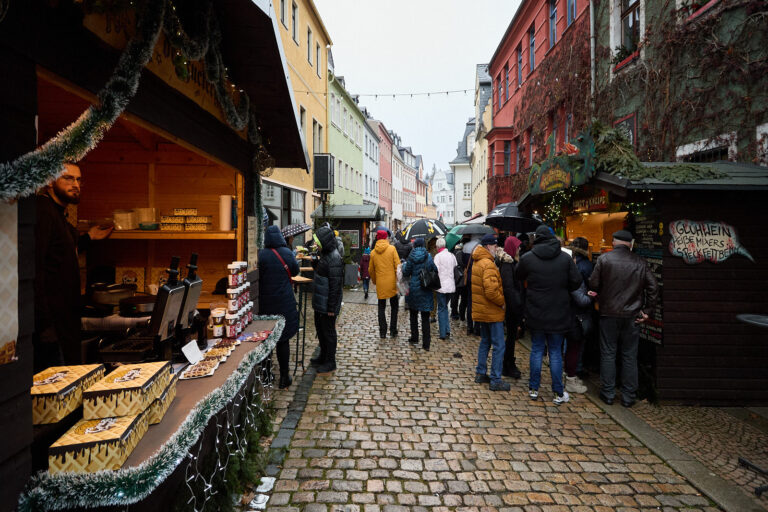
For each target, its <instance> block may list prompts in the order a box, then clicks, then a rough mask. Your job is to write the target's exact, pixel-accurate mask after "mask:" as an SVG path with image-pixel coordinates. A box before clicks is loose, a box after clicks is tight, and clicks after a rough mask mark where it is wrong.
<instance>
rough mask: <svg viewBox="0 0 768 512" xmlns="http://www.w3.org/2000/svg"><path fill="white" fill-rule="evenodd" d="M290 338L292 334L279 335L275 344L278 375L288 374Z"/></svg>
mask: <svg viewBox="0 0 768 512" xmlns="http://www.w3.org/2000/svg"><path fill="white" fill-rule="evenodd" d="M291 338H293V336H285V335H283V336H280V339H279V340H277V344H276V345H275V352H277V364H278V365H279V366H280V375H281V376H283V375H288V373H289V370H288V367H289V364H288V360H289V359H290V357H291Z"/></svg>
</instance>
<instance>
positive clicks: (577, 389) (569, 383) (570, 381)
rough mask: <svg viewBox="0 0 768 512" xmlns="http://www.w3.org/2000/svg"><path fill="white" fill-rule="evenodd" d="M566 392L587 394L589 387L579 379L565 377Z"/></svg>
mask: <svg viewBox="0 0 768 512" xmlns="http://www.w3.org/2000/svg"><path fill="white" fill-rule="evenodd" d="M565 390H566V391H570V392H571V393H586V392H587V386H585V385H584V383H583V382H582V381H581V379H580V378H578V377H567V376H566V377H565Z"/></svg>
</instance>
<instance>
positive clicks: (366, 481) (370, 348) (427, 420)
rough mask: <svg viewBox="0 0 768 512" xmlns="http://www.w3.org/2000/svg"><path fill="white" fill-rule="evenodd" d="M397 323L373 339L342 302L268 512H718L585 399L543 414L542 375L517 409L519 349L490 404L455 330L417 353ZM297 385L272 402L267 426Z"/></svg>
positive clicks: (460, 327)
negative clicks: (334, 345) (505, 384)
mask: <svg viewBox="0 0 768 512" xmlns="http://www.w3.org/2000/svg"><path fill="white" fill-rule="evenodd" d="M369 302H373V301H372V300H371V301H369ZM406 318H407V317H405V316H403V312H402V310H401V312H400V328H399V330H400V336H399V337H398V338H396V339H392V338H387V339H385V340H381V339H379V338H378V329H377V327H376V325H377V323H376V307H375V306H374V305H372V304H350V303H349V302H347V303H346V304H345V306H344V311H343V313H342V316H341V318H340V321H339V351H338V357H337V360H338V366H339V368H338V370H337V371H336V372H335V373H333V374H331V375H327V376H322V375H318V376H317V377H316V378H315V380H314V383H313V385H312V387H311V389H310V390H309V393H308V398H307V404H306V407H305V409H304V411H303V414H301V416H300V419H298V421H297V425H296V428H295V430H294V431H292V432H291V433H292V436H291V438H290V442H289V443H287V442H286V443H285V444H286V445H287V448H286V449H287V452H286V453H285V458H284V460H283V461H282V464H281V465H280V468H279V472H278V473H277V475H276V476H277V481H276V482H275V485H274V488H273V490H272V492H271V496H270V498H269V502H268V507H267V508H268V509H269V510H274V511H283V510H284V511H288V510H291V511H294V510H296V511H298V510H305V511H326V510H349V511H356V510H364V511H378V510H383V511H392V512H394V511H400V510H419V509H421V508H422V507H423V508H432V509H433V510H465V511H480V510H499V511H522V510H525V511H539V510H540V511H568V510H572V511H590V510H591V511H608V510H625V511H630V510H659V509H662V510H719V508H718V507H717V506H715V505H714V503H713V502H711V501H710V500H709V499H708V498H706V497H705V496H703V495H702V494H701V493H700V492H698V491H697V489H695V488H694V487H693V486H692V485H690V484H689V482H687V481H686V480H685V478H683V477H682V476H680V475H679V474H677V473H676V472H675V471H674V470H673V469H672V468H671V467H670V466H668V465H667V464H665V463H664V461H662V460H661V459H660V458H659V457H657V456H656V455H654V454H653V453H652V452H651V451H650V450H649V449H648V448H647V447H646V446H645V445H643V444H642V443H641V442H639V441H638V440H637V439H636V438H634V437H633V436H632V435H631V434H629V433H628V432H627V431H626V430H625V429H624V428H622V427H621V426H619V425H618V424H617V423H616V422H615V421H614V420H613V419H612V418H611V417H610V416H608V415H607V414H606V413H605V412H604V411H603V410H602V409H601V408H599V407H597V406H596V405H595V404H593V403H592V402H591V401H590V400H589V399H587V398H585V397H583V396H578V395H576V396H573V397H572V399H571V402H570V403H568V404H565V405H562V406H559V407H558V406H555V405H554V404H553V403H552V393H551V391H550V390H549V388H550V383H549V376H548V371H547V370H546V368H545V371H544V372H543V375H542V379H543V382H542V386H541V391H542V393H541V398H540V399H539V400H538V401H535V402H533V401H531V400H530V399H529V398H528V395H527V367H528V364H527V356H528V352H527V350H525V349H524V348H523V347H520V346H518V353H517V356H518V361H519V362H521V363H522V364H520V365H519V366H520V368H521V370H522V371H523V378H522V379H521V380H519V381H512V390H511V391H510V392H492V391H490V390H489V389H488V386H487V385H480V384H475V383H474V382H473V376H474V366H475V363H476V361H475V358H476V353H477V345H478V340H479V338H475V337H467V336H466V335H465V326H464V324H462V323H458V322H455V323H454V324H453V327H452V337H451V338H450V339H449V341H441V340H439V339H438V338H437V333H436V329H437V328H436V324H433V330H432V332H433V341H432V348H431V350H430V351H429V352H425V351H424V350H422V349H421V347H420V346H418V347H414V346H411V345H409V344H408V343H407V338H408V335H409V333H408V328H407V322H406V321H404V320H406ZM315 345H316V341H315V339H314V334H313V333H312V332H311V330H310V331H309V332H308V337H307V347H308V349H309V350H310V352H309V353H311V349H313V348H314V346H315ZM292 350H293V349H292ZM308 358H309V355H308V357H307V360H308ZM297 377H299V375H298V374H297ZM297 386H298V383H296V382H295V383H294V385H293V386H291V389H290V390H288V391H287V392H286V391H277V392H276V402H275V403H276V406H277V409H278V419H277V421H278V425H277V426H279V422H280V421H282V420H283V418H285V417H286V411H287V408H288V404H289V402H290V400H291V399H292V393H293V392H294V391H295V389H296V387H297ZM280 435H282V431H281V434H280ZM278 438H279V436H278ZM273 447H274V444H273Z"/></svg>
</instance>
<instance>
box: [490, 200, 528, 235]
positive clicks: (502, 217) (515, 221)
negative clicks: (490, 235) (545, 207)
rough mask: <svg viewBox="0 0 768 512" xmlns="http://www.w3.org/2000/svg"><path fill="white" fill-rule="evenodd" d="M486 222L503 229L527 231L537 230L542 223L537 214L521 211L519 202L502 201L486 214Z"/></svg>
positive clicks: (514, 231)
mask: <svg viewBox="0 0 768 512" xmlns="http://www.w3.org/2000/svg"><path fill="white" fill-rule="evenodd" d="M485 223H486V224H488V225H489V226H493V227H495V228H498V229H500V230H502V231H511V232H513V233H521V232H522V233H527V232H528V231H535V230H536V228H537V227H538V226H539V225H540V224H541V219H540V218H538V217H537V216H536V215H532V214H530V213H524V212H521V211H520V209H519V208H518V207H517V203H502V204H500V205H497V206H496V207H495V208H494V209H493V210H491V213H489V214H488V215H486V217H485Z"/></svg>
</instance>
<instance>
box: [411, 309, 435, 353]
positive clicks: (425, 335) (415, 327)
mask: <svg viewBox="0 0 768 512" xmlns="http://www.w3.org/2000/svg"><path fill="white" fill-rule="evenodd" d="M409 311H410V312H411V340H410V341H411V343H413V344H414V345H415V344H416V343H418V342H419V316H421V337H422V346H423V347H424V348H429V345H430V343H431V341H432V337H431V336H430V332H429V311H416V310H415V309H411V310H409Z"/></svg>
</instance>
